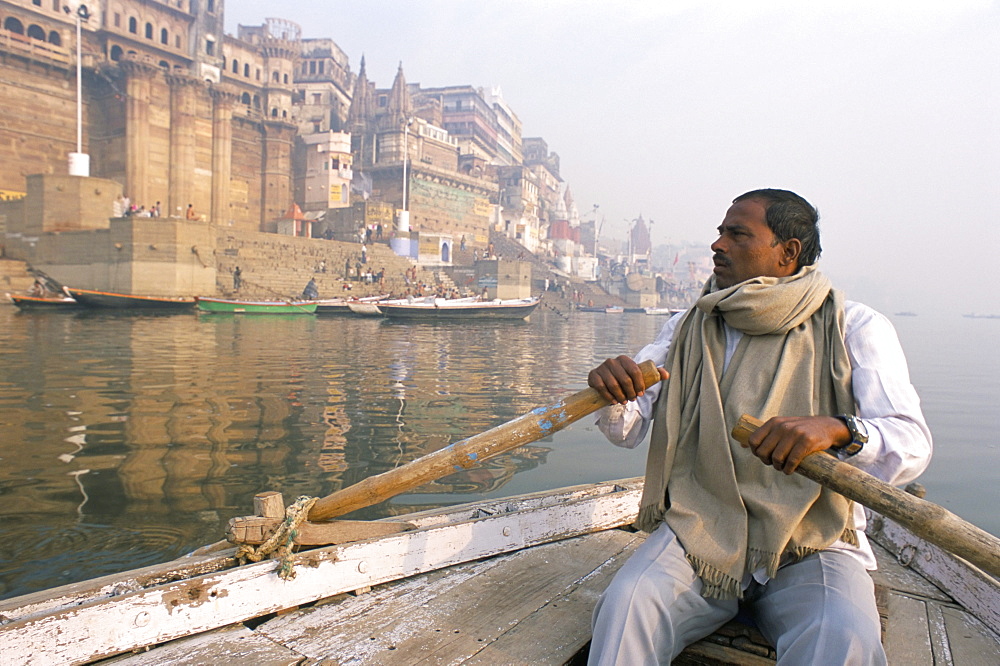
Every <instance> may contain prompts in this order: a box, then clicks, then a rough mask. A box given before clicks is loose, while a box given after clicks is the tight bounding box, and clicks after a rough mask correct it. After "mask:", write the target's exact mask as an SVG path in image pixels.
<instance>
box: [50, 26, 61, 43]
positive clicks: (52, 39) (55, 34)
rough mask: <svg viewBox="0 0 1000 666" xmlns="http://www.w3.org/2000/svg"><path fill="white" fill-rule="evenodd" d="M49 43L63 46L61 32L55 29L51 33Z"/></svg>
mask: <svg viewBox="0 0 1000 666" xmlns="http://www.w3.org/2000/svg"><path fill="white" fill-rule="evenodd" d="M49 44H54V45H56V46H62V37H60V36H59V33H58V32H56V31H55V30H53V31H52V32H50V33H49Z"/></svg>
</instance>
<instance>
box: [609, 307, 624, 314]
mask: <svg viewBox="0 0 1000 666" xmlns="http://www.w3.org/2000/svg"><path fill="white" fill-rule="evenodd" d="M624 312H625V308H623V307H621V306H618V305H609V306H608V307H606V308H604V314H622V313H624Z"/></svg>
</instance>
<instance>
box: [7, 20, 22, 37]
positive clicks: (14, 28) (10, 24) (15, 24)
mask: <svg viewBox="0 0 1000 666" xmlns="http://www.w3.org/2000/svg"><path fill="white" fill-rule="evenodd" d="M3 29H4V30H10V31H11V32H13V33H14V34H17V35H23V34H24V26H23V25H22V24H21V22H20V21H18V20H17V19H16V18H14V17H13V16H8V17H7V19H6V20H5V21H4V22H3Z"/></svg>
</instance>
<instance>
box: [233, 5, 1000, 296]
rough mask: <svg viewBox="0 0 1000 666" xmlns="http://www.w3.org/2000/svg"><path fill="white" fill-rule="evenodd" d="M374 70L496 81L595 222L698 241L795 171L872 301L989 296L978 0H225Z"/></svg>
mask: <svg viewBox="0 0 1000 666" xmlns="http://www.w3.org/2000/svg"><path fill="white" fill-rule="evenodd" d="M265 17H279V18H285V19H289V20H291V21H295V22H297V23H298V24H300V25H301V26H302V29H303V36H304V37H329V38H332V39H333V40H334V41H336V42H337V44H339V46H340V47H341V48H342V49H343V50H344V51H345V52H346V53H347V54H348V56H349V57H350V61H351V69H352V70H353V71H354V72H357V70H358V66H359V64H360V61H361V56H362V55H364V56H365V59H366V63H367V67H368V76H369V78H370V79H371V80H373V81H375V83H376V85H378V86H379V87H380V88H383V87H384V88H387V87H389V86H390V85H391V83H392V79H393V76H394V75H395V73H396V68H397V66H398V64H399V62H400V61H402V63H403V71H404V73H405V75H406V79H407V81H408V82H410V83H417V82H419V83H420V84H422V85H423V86H425V87H435V86H444V85H460V84H471V85H475V86H482V87H486V88H489V87H492V86H500V87H501V88H502V90H503V94H504V98H505V99H506V100H507V102H508V104H509V105H510V106H511V107H512V108H513V109H514V111H515V112H516V113H517V114H518V116H519V117H520V118H521V121H522V123H523V125H524V135H525V136H541V137H543V138H544V139H545V140H546V141H547V142H548V144H549V147H550V149H551V150H554V151H555V152H557V153H559V156H560V158H561V172H562V176H563V178H564V179H565V180H566V181H567V182H568V183H569V185H570V188H571V189H572V192H573V194H574V197H575V200H576V202H577V205H578V207H579V209H580V212H581V214H583V215H586V214H587V213H588V211H590V210H591V209H592V207H593V205H594V204H599V205H600V208H599V211H598V219H600V217H604V218H605V220H606V222H605V226H604V233H603V235H605V236H606V235H609V234H608V232H609V230H610V231H612V232H613V233H614V234H616V235H619V236H620V237H624V230H625V226H626V223H625V221H624V220H625V219H626V218H628V219H631V218H634V217H636V216H637V215H639V214H640V213H641V214H642V215H643V216H644V217H645V218H646V219H652V220H654V222H655V224H654V226H653V241H654V243H656V244H659V243H665V242H676V241H680V240H693V241H699V242H704V243H705V245H706V246H707V245H708V244H709V243H711V241H712V240H713V239H714V230H715V227H716V226H717V225H718V223H719V222H720V221H721V219H722V216H723V215H724V213H725V210H726V208H727V207H728V205H729V203H728V202H729V201H730V200H731V199H732V198H733V197H734V196H736V195H738V194H740V193H742V192H745V191H747V190H750V189H756V188H758V187H780V188H786V189H791V190H795V191H796V192H798V193H799V194H801V195H803V196H804V197H806V198H807V199H809V200H810V201H811V202H812V203H813V204H814V205H816V206H817V207H818V208H819V209H820V214H821V229H822V231H823V246H824V255H823V258H822V259H821V260H820V261H821V263H820V265H821V267H822V268H823V270H824V271H825V272H826V273H827V274H829V275H830V276H831V277H832V278H833V279H834V281H835V282H836V283H837V284H838V286H841V287H842V288H843V289H845V290H846V291H847V292H848V297H849V298H854V299H856V300H862V301H865V302H867V303H869V304H871V305H873V306H874V307H876V308H878V309H881V310H883V311H885V312H895V311H899V310H913V311H915V312H918V313H927V314H930V313H931V311H933V310H942V311H944V312H947V313H950V314H953V313H959V312H972V311H976V312H995V313H1000V289H998V287H997V283H998V278H1000V267H998V266H997V264H994V263H993V259H992V257H993V256H994V255H995V254H997V250H998V249H1000V231H998V225H1000V204H998V200H1000V3H998V2H989V1H987V0H948V1H947V2H944V1H933V2H931V1H927V0H890V1H887V2H879V1H878V0H841V1H839V2H825V1H822V2H801V1H800V0H765V1H761V2H752V1H745V2H737V1H722V2H699V1H697V0H688V1H677V2H671V1H669V0H660V1H656V0H649V1H628V0H618V1H605V2H599V1H597V0H576V1H571V0H534V1H532V0H503V1H502V2H498V1H495V0H494V1H486V0H395V1H390V0H363V1H362V0H353V1H350V2H340V1H337V0H297V1H296V2H289V1H287V0H277V1H276V0H231V1H230V2H228V3H226V25H227V31H228V32H231V33H235V32H236V26H237V24H238V23H242V24H245V25H259V24H260V23H261V22H262V21H263V19H264V18H265Z"/></svg>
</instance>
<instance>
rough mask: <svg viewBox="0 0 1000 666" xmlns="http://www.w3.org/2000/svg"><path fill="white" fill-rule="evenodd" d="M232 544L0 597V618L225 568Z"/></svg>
mask: <svg viewBox="0 0 1000 666" xmlns="http://www.w3.org/2000/svg"><path fill="white" fill-rule="evenodd" d="M235 552H236V549H235V548H228V549H226V550H224V551H221V552H219V553H215V554H212V555H205V556H198V557H185V558H180V559H177V560H173V561H171V562H164V563H163V564H154V565H150V566H148V567H143V568H141V569H133V570H131V571H125V572H122V573H120V574H112V575H108V576H101V577H100V578H92V579H90V580H85V581H81V582H79V583H71V584H69V585H63V586H60V587H57V588H54V589H51V590H42V591H40V592H34V593H32V594H25V595H23V596H20V597H14V598H12V599H5V600H4V601H0V621H2V622H7V621H13V620H20V619H25V618H28V617H32V616H36V615H42V614H44V613H51V612H54V611H57V610H59V609H64V608H72V607H75V606H81V605H83V604H86V603H89V602H92V601H95V600H98V599H108V598H111V597H116V596H120V595H122V594H126V593H129V592H135V591H137V590H142V589H145V588H148V587H155V586H157V585H162V584H164V583H169V582H172V581H176V580H183V579H186V578H194V577H195V576H201V575H203V574H207V573H211V572H213V571H220V570H222V569H228V568H231V567H233V566H234V565H235V564H236V560H235V559H234V558H233V554H234V553H235Z"/></svg>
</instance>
